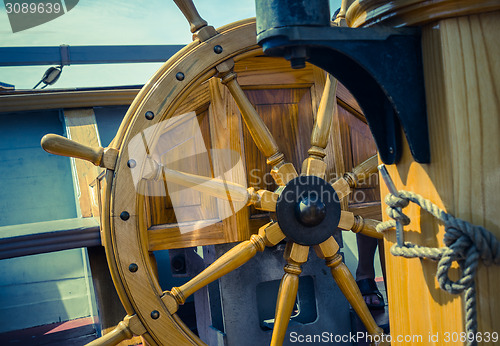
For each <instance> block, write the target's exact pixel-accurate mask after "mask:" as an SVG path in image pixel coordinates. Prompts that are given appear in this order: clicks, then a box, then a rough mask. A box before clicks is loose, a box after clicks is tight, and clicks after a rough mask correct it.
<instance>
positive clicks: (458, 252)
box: [377, 190, 500, 345]
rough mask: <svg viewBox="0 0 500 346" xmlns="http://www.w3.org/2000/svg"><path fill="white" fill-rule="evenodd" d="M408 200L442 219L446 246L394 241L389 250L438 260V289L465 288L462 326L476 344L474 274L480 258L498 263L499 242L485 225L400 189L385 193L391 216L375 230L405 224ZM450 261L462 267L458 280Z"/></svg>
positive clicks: (485, 261)
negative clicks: (396, 192)
mask: <svg viewBox="0 0 500 346" xmlns="http://www.w3.org/2000/svg"><path fill="white" fill-rule="evenodd" d="M409 202H413V203H415V204H417V205H419V206H420V207H421V208H422V209H424V210H425V211H427V212H428V213H430V214H431V215H433V216H434V217H435V218H437V219H439V220H440V221H441V222H443V223H444V225H445V235H444V244H445V245H446V246H445V247H443V248H432V247H425V246H420V245H416V244H412V243H410V242H405V243H404V246H399V245H397V244H394V245H393V246H392V247H391V254H393V255H394V256H402V257H406V258H416V257H418V258H428V259H431V260H434V261H439V262H438V266H437V273H436V278H437V280H438V282H439V286H440V287H441V289H443V290H445V291H446V292H449V293H451V294H459V293H462V292H464V300H465V316H466V318H465V321H466V322H465V328H466V332H467V336H469V335H470V333H473V334H472V336H473V337H472V339H473V340H469V338H468V340H469V342H468V345H476V344H477V342H476V340H475V339H476V338H475V336H476V335H477V310H476V287H475V280H474V278H475V276H476V270H477V266H478V263H479V259H481V260H483V262H484V264H486V265H491V264H496V265H498V264H500V242H499V241H498V240H497V239H496V238H495V236H494V235H493V234H492V233H491V232H489V231H488V230H486V229H485V228H483V227H481V226H475V225H473V224H471V223H469V222H467V221H464V220H461V219H458V218H456V217H454V216H453V215H450V214H448V213H446V212H445V211H444V210H442V209H440V208H439V207H438V206H437V205H435V204H434V203H432V202H431V201H429V200H427V199H425V198H423V197H422V196H420V195H418V194H416V193H413V192H408V191H403V190H401V191H398V195H393V194H388V195H387V196H386V197H385V203H386V204H387V205H388V208H387V210H386V212H387V215H389V217H391V218H392V219H393V220H390V221H385V222H381V223H380V224H379V225H378V226H377V231H378V232H384V231H387V230H389V229H391V228H393V227H396V221H399V222H401V223H402V224H403V225H408V224H409V223H410V219H409V218H408V216H406V215H405V214H403V212H402V211H401V209H402V208H404V207H406V206H407V205H408V204H409ZM399 208H401V209H399ZM453 262H457V263H458V264H459V266H460V268H461V271H462V273H461V276H460V278H459V279H458V280H457V281H452V280H451V279H450V278H449V276H448V272H449V270H450V268H451V265H452V263H453Z"/></svg>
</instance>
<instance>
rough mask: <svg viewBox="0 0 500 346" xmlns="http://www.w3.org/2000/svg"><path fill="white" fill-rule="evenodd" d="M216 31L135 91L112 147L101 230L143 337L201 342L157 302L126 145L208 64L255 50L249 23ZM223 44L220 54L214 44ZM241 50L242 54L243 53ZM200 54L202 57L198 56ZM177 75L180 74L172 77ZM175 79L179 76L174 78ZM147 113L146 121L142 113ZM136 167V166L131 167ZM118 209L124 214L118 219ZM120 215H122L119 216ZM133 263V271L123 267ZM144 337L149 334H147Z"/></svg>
mask: <svg viewBox="0 0 500 346" xmlns="http://www.w3.org/2000/svg"><path fill="white" fill-rule="evenodd" d="M219 33H220V34H219V35H217V36H214V37H213V38H211V39H209V40H207V41H205V42H202V43H200V42H199V41H195V42H193V43H191V44H190V45H188V46H187V47H186V48H184V49H183V51H181V52H179V53H178V54H177V55H176V56H174V57H173V58H172V59H171V60H169V61H168V62H167V63H165V65H164V66H163V67H162V68H161V69H160V70H159V71H158V72H157V73H156V74H155V76H153V77H152V79H151V80H150V81H149V82H148V84H147V85H146V86H145V87H144V88H143V90H142V91H141V92H140V93H139V95H138V96H137V98H136V99H135V100H134V102H133V104H132V105H131V107H130V109H129V111H128V112H127V115H126V116H125V118H124V120H123V122H122V125H121V127H120V130H119V132H118V134H117V136H116V138H115V140H114V143H113V145H114V146H119V147H120V155H119V157H118V161H117V165H116V171H115V177H114V179H113V182H112V187H111V192H110V194H108V199H107V201H105V204H106V205H109V206H110V210H109V211H108V213H106V214H104V217H105V218H107V217H108V215H109V219H108V220H107V221H104V222H103V231H104V233H105V234H104V238H105V244H106V251H107V256H108V262H109V263H110V270H111V271H112V276H113V280H114V282H115V286H116V288H117V291H118V294H119V296H120V299H121V300H122V303H123V305H124V307H125V309H126V311H127V313H128V314H129V315H132V314H134V313H135V314H137V315H138V316H139V318H140V319H141V322H142V324H143V325H144V327H145V328H146V330H147V332H148V333H147V334H149V335H147V334H146V335H145V336H146V339H147V340H148V341H150V342H151V341H154V342H156V343H159V344H162V343H163V342H164V340H166V339H168V340H169V343H172V344H173V343H177V342H180V343H186V342H187V341H188V342H189V343H192V344H203V343H202V341H201V340H200V339H199V338H198V337H197V336H195V335H194V334H193V333H191V332H190V331H189V329H188V328H187V327H186V326H185V325H184V324H183V323H182V321H181V320H180V319H179V318H178V317H177V316H176V315H171V314H170V312H169V311H168V309H167V307H166V305H165V304H164V303H163V301H162V300H161V296H162V294H163V292H162V289H161V287H160V285H159V284H158V281H157V279H156V277H155V275H154V271H153V268H152V267H151V264H150V261H149V253H148V251H147V244H145V241H144V239H142V237H141V230H143V227H144V226H145V225H144V222H143V220H142V219H143V217H142V214H141V211H142V209H143V205H144V204H143V203H142V200H143V196H142V197H141V195H137V196H136V194H135V190H132V192H131V190H130V187H131V186H134V183H133V180H132V174H131V168H129V167H128V166H127V161H128V160H129V159H130V158H131V157H129V153H128V147H127V144H128V143H129V141H130V140H131V138H133V137H134V136H135V135H137V134H138V133H140V131H141V130H143V129H145V128H147V127H150V126H153V125H155V124H157V123H158V122H160V121H162V120H165V119H168V118H169V117H171V116H172V115H173V114H174V112H175V110H176V108H177V106H178V105H179V104H180V103H181V102H182V100H183V99H184V98H185V97H186V95H188V94H189V92H190V91H191V90H192V89H193V88H194V87H195V86H196V84H199V83H197V82H200V81H203V80H207V79H208V78H210V77H212V76H213V75H214V74H215V69H214V67H215V66H216V65H218V64H220V63H221V62H223V61H224V60H227V59H230V58H233V57H235V56H237V55H239V56H240V57H241V56H242V55H243V56H248V55H257V54H258V53H259V52H261V51H260V49H259V47H258V46H257V45H256V42H255V21H254V20H246V21H241V22H237V23H233V24H230V25H228V26H225V27H223V28H220V29H219ZM217 45H220V46H221V47H222V48H223V51H222V52H221V53H216V52H215V51H214V46H217ZM245 53H246V54H245ZM200 57H202V58H200ZM178 73H182V74H183V78H176V75H177V76H179V75H178ZM179 79H180V80H179ZM148 111H151V112H153V113H154V114H155V116H154V118H153V119H152V120H148V119H146V117H145V113H146V112H148ZM137 168H138V169H140V168H139V167H137ZM123 212H127V213H128V218H123V217H120V215H121V214H122V213H123ZM122 216H123V214H122ZM131 265H133V266H134V265H135V266H137V267H136V268H137V269H136V270H135V268H134V270H135V271H131V270H129V267H130V266H131ZM148 336H149V337H148Z"/></svg>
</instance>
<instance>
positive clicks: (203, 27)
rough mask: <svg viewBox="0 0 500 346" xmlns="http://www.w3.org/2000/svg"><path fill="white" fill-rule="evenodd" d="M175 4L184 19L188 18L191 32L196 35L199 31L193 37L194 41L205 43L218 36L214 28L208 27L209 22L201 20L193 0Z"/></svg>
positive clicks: (175, 0) (176, 1)
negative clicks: (196, 39) (198, 40)
mask: <svg viewBox="0 0 500 346" xmlns="http://www.w3.org/2000/svg"><path fill="white" fill-rule="evenodd" d="M174 2H175V4H176V5H177V7H178V8H179V9H180V10H181V12H182V14H183V15H184V17H186V19H187V21H188V23H189V26H190V29H191V32H192V33H193V34H194V33H195V32H197V31H198V33H197V34H196V35H195V36H193V39H195V38H199V39H200V41H202V42H203V41H205V40H207V39H209V38H210V37H212V36H214V35H216V34H217V31H215V29H214V27H213V26H207V21H206V20H204V19H203V18H201V16H200V14H199V13H198V10H197V9H196V7H195V6H194V3H193V1H192V0H174Z"/></svg>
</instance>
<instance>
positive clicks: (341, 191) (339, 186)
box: [332, 178, 351, 200]
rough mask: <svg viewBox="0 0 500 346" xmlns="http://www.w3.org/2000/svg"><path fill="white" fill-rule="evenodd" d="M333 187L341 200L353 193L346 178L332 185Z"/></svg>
mask: <svg viewBox="0 0 500 346" xmlns="http://www.w3.org/2000/svg"><path fill="white" fill-rule="evenodd" d="M332 187H333V189H334V190H335V192H336V193H337V196H338V197H339V200H342V199H344V198H345V197H346V196H348V195H349V194H350V193H351V187H350V186H349V183H348V182H347V180H345V179H344V178H340V179H338V180H336V181H335V182H334V183H332Z"/></svg>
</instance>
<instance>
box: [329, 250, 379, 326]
mask: <svg viewBox="0 0 500 346" xmlns="http://www.w3.org/2000/svg"><path fill="white" fill-rule="evenodd" d="M326 265H327V266H328V267H330V270H331V272H332V276H333V279H334V280H335V282H336V283H337V285H338V286H339V288H340V290H341V291H342V293H344V296H345V297H346V298H347V300H348V301H349V303H350V304H351V306H352V307H353V309H354V311H356V313H357V314H358V316H359V318H360V319H361V321H362V322H363V324H364V325H365V327H366V330H367V331H368V333H370V334H371V335H381V334H382V333H383V330H382V328H380V327H379V326H378V325H377V323H376V322H375V320H374V319H373V317H372V315H371V313H370V310H368V307H367V306H366V303H365V300H364V299H363V296H362V295H361V292H360V290H359V288H358V285H357V284H356V281H355V280H354V277H353V276H352V274H351V272H350V271H349V269H348V268H347V266H346V265H345V264H344V263H343V262H342V256H341V255H340V254H338V253H337V254H335V255H334V256H332V257H326Z"/></svg>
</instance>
